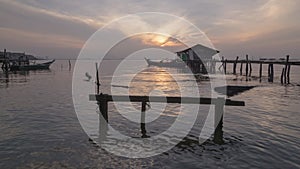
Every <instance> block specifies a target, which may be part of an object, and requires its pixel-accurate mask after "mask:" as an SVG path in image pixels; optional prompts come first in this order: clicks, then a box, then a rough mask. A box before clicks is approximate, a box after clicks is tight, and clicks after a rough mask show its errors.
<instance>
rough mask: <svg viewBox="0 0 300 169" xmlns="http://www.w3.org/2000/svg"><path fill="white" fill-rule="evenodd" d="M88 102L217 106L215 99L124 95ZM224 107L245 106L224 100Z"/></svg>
mask: <svg viewBox="0 0 300 169" xmlns="http://www.w3.org/2000/svg"><path fill="white" fill-rule="evenodd" d="M89 100H90V101H98V102H100V103H101V102H112V101H113V102H161V103H164V102H167V103H184V104H217V98H205V97H200V98H195V97H171V96H166V97H164V96H134V95H130V96H125V95H113V96H112V95H108V94H98V95H97V94H96V95H95V94H91V95H89ZM225 105H226V106H245V102H244V101H233V100H230V99H226V100H225Z"/></svg>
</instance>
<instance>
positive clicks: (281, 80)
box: [280, 68, 284, 84]
mask: <svg viewBox="0 0 300 169" xmlns="http://www.w3.org/2000/svg"><path fill="white" fill-rule="evenodd" d="M283 76H284V68H282V72H281V76H280V82H281V84H283Z"/></svg>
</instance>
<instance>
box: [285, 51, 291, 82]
mask: <svg viewBox="0 0 300 169" xmlns="http://www.w3.org/2000/svg"><path fill="white" fill-rule="evenodd" d="M289 58H290V56H289V55H287V56H286V63H285V68H284V84H286V83H287V69H288V63H289Z"/></svg>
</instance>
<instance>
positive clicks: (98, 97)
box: [89, 93, 245, 144]
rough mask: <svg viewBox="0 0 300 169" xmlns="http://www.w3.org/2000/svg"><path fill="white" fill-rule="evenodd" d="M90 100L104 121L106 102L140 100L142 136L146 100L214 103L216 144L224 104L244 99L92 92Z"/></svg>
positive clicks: (241, 103) (220, 134)
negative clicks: (95, 104) (98, 109)
mask: <svg viewBox="0 0 300 169" xmlns="http://www.w3.org/2000/svg"><path fill="white" fill-rule="evenodd" d="M89 100H90V101H97V103H98V105H99V106H100V112H101V114H102V117H103V118H104V120H105V121H106V122H108V102H140V103H141V131H142V136H146V129H145V112H146V105H147V102H150V101H151V102H158V103H164V102H167V103H179V104H205V105H211V104H213V105H215V125H216V124H217V125H216V129H215V131H214V138H213V141H214V142H215V143H217V144H222V143H223V131H222V127H223V113H224V106H245V102H244V101H233V100H230V99H224V98H203V97H200V98H194V97H170V96H167V97H163V96H132V95H131V96H122V95H108V94H102V93H101V94H92V95H89Z"/></svg>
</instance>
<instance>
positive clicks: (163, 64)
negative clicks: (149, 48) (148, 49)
mask: <svg viewBox="0 0 300 169" xmlns="http://www.w3.org/2000/svg"><path fill="white" fill-rule="evenodd" d="M145 60H146V62H147V64H148V66H158V67H176V68H184V67H185V66H186V64H185V63H184V62H183V61H181V60H178V59H175V60H161V61H153V60H150V59H148V58H145Z"/></svg>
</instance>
